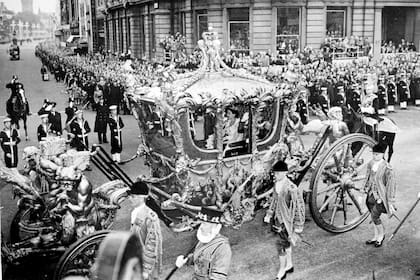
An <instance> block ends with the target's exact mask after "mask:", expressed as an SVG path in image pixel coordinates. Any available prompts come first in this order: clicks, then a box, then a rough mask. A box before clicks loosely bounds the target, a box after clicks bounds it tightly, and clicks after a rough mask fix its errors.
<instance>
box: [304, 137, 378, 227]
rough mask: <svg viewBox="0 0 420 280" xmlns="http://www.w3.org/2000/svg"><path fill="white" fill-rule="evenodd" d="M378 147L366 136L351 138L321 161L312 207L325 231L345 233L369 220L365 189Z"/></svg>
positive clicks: (314, 176) (337, 144)
mask: <svg viewBox="0 0 420 280" xmlns="http://www.w3.org/2000/svg"><path fill="white" fill-rule="evenodd" d="M375 143H376V142H375V140H374V139H373V138H371V137H369V136H366V135H364V134H359V133H354V134H350V135H347V136H344V137H343V138H341V139H339V140H338V141H336V142H335V143H334V144H333V145H332V146H331V147H330V149H329V151H328V152H327V153H325V154H324V155H323V156H322V158H321V159H320V161H319V163H318V165H317V167H316V169H315V171H314V173H313V174H312V179H311V185H310V188H311V192H310V197H309V199H310V202H309V207H310V211H311V215H312V217H313V219H314V221H315V223H316V224H317V225H318V226H319V227H321V228H322V229H324V230H326V231H328V232H332V233H342V232H346V231H349V230H352V229H354V228H355V227H357V226H358V225H360V224H361V223H362V222H363V221H364V220H365V219H366V218H367V217H368V215H369V211H368V209H367V207H366V203H365V201H366V193H365V192H364V185H365V183H366V179H367V178H366V167H367V164H368V162H369V161H370V159H371V158H372V147H373V146H374V145H375Z"/></svg>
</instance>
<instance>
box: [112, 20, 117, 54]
mask: <svg viewBox="0 0 420 280" xmlns="http://www.w3.org/2000/svg"><path fill="white" fill-rule="evenodd" d="M111 22H112V43H113V44H112V51H113V52H115V51H116V50H117V19H115V18H113V19H112V21H111Z"/></svg>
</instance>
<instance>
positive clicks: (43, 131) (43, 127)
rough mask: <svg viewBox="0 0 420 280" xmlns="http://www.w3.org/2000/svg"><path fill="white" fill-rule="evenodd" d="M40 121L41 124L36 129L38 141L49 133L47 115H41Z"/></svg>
mask: <svg viewBox="0 0 420 280" xmlns="http://www.w3.org/2000/svg"><path fill="white" fill-rule="evenodd" d="M39 117H40V119H41V124H40V125H39V126H38V129H37V133H36V135H37V137H38V141H42V139H43V138H45V137H47V136H48V134H49V133H50V127H51V125H50V123H48V114H42V115H40V116H39Z"/></svg>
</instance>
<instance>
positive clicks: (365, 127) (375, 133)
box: [345, 107, 398, 162]
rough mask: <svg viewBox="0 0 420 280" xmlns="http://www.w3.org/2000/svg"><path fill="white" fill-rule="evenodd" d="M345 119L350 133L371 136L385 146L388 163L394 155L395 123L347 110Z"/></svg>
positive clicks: (381, 117)
mask: <svg viewBox="0 0 420 280" xmlns="http://www.w3.org/2000/svg"><path fill="white" fill-rule="evenodd" d="M347 117H348V118H347V119H346V120H345V122H346V124H347V126H348V127H349V129H350V133H363V134H366V135H369V136H371V137H372V138H373V139H375V140H376V142H378V143H379V144H383V145H386V147H387V149H388V159H387V161H388V162H390V161H391V158H392V154H393V153H394V141H395V136H396V134H397V132H398V126H397V125H396V123H395V122H394V121H393V120H392V119H390V118H388V117H384V116H378V117H371V116H365V115H363V114H362V113H358V112H356V111H355V110H354V109H353V108H351V107H350V108H349V111H348V115H347Z"/></svg>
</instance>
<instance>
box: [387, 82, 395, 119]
mask: <svg viewBox="0 0 420 280" xmlns="http://www.w3.org/2000/svg"><path fill="white" fill-rule="evenodd" d="M386 87H387V91H386V92H387V98H388V107H387V108H388V110H387V111H388V113H391V112H395V104H396V103H397V85H396V84H395V76H394V75H390V76H389V77H388V83H387V85H386Z"/></svg>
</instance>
